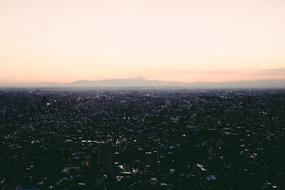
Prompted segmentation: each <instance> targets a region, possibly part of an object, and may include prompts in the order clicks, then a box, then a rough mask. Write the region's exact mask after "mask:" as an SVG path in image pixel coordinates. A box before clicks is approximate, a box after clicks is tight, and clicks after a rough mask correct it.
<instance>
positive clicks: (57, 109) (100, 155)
mask: <svg viewBox="0 0 285 190" xmlns="http://www.w3.org/2000/svg"><path fill="white" fill-rule="evenodd" d="M0 118H1V119H0V150H1V151H0V189H1V190H6V189H17V190H19V189H23V190H24V189H29V190H37V189H39V190H42V189H43V190H45V189H66V190H68V189H70V190H79V189H82V190H89V189H90V190H91V189H99V190H109V189H111V190H112V189H116V190H125V189H159V190H160V189H161V190H176V189H177V190H184V189H185V190H186V189H195V190H207V189H209V190H210V189H219V190H229V189H232V190H235V189H240V190H244V189H251V190H252V189H264V190H269V189H284V188H285V181H284V178H285V162H284V159H285V157H284V156H285V140H284V139H285V128H284V123H285V91H284V90H278V89H275V90H274V89H272V90H262V89H260V90H258V89H255V90H250V89H248V90H241V89H240V90H238V89H236V90H230V89H226V90H222V89H219V90H218V89H217V90H191V89H177V90H173V89H172V90H167V89H160V90H157V89H140V90H135V89H127V90H123V89H121V90H118V89H117V90H112V89H109V90H107V89H105V90H104V89H97V90H90V89H89V90H86V89H85V90H84V89H81V90H78V89H36V88H31V89H1V90H0Z"/></svg>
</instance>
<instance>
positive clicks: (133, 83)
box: [66, 77, 189, 88]
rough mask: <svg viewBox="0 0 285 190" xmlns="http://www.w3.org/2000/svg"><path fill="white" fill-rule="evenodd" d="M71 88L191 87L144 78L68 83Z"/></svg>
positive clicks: (180, 83)
mask: <svg viewBox="0 0 285 190" xmlns="http://www.w3.org/2000/svg"><path fill="white" fill-rule="evenodd" d="M66 86H70V87H115V88H117V87H183V86H189V84H188V83H182V82H172V81H158V80H147V79H144V78H143V77H135V78H131V79H107V80H95V81H94V80H79V81H75V82H73V83H68V84H66Z"/></svg>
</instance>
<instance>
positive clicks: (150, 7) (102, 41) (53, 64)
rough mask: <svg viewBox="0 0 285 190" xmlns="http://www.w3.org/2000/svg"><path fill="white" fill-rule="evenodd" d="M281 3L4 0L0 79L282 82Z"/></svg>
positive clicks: (284, 76) (0, 18)
mask: <svg viewBox="0 0 285 190" xmlns="http://www.w3.org/2000/svg"><path fill="white" fill-rule="evenodd" d="M284 10H285V2H284V1H282V0H272V1H267V0H80V1H79V0H49V1H45V0H26V1H21V0H2V1H0V24H1V25H0V83H39V82H71V81H76V80H80V79H86V80H98V79H110V78H132V77H135V76H143V77H145V78H148V79H156V80H165V81H183V82H194V81H207V82H208V81H214V82H220V81H237V80H256V79H285V36H284V34H285V22H284V20H285V11H284Z"/></svg>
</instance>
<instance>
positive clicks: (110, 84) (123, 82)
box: [43, 77, 285, 88]
mask: <svg viewBox="0 0 285 190" xmlns="http://www.w3.org/2000/svg"><path fill="white" fill-rule="evenodd" d="M43 86H48V87H56V86H57V87H74V88H135V87H137V88H143V87H146V88H147V87H149V88H285V80H252V81H236V82H192V83H186V82H174V81H159V80H148V79H145V78H143V77H135V78H130V79H106V80H79V81H75V82H72V83H45V84H44V85H43Z"/></svg>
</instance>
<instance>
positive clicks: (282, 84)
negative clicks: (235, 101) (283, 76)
mask: <svg viewBox="0 0 285 190" xmlns="http://www.w3.org/2000/svg"><path fill="white" fill-rule="evenodd" d="M191 87H192V88H259V89H261V88H285V80H251V81H235V82H222V83H216V82H208V83H207V82H196V83H192V84H191Z"/></svg>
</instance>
